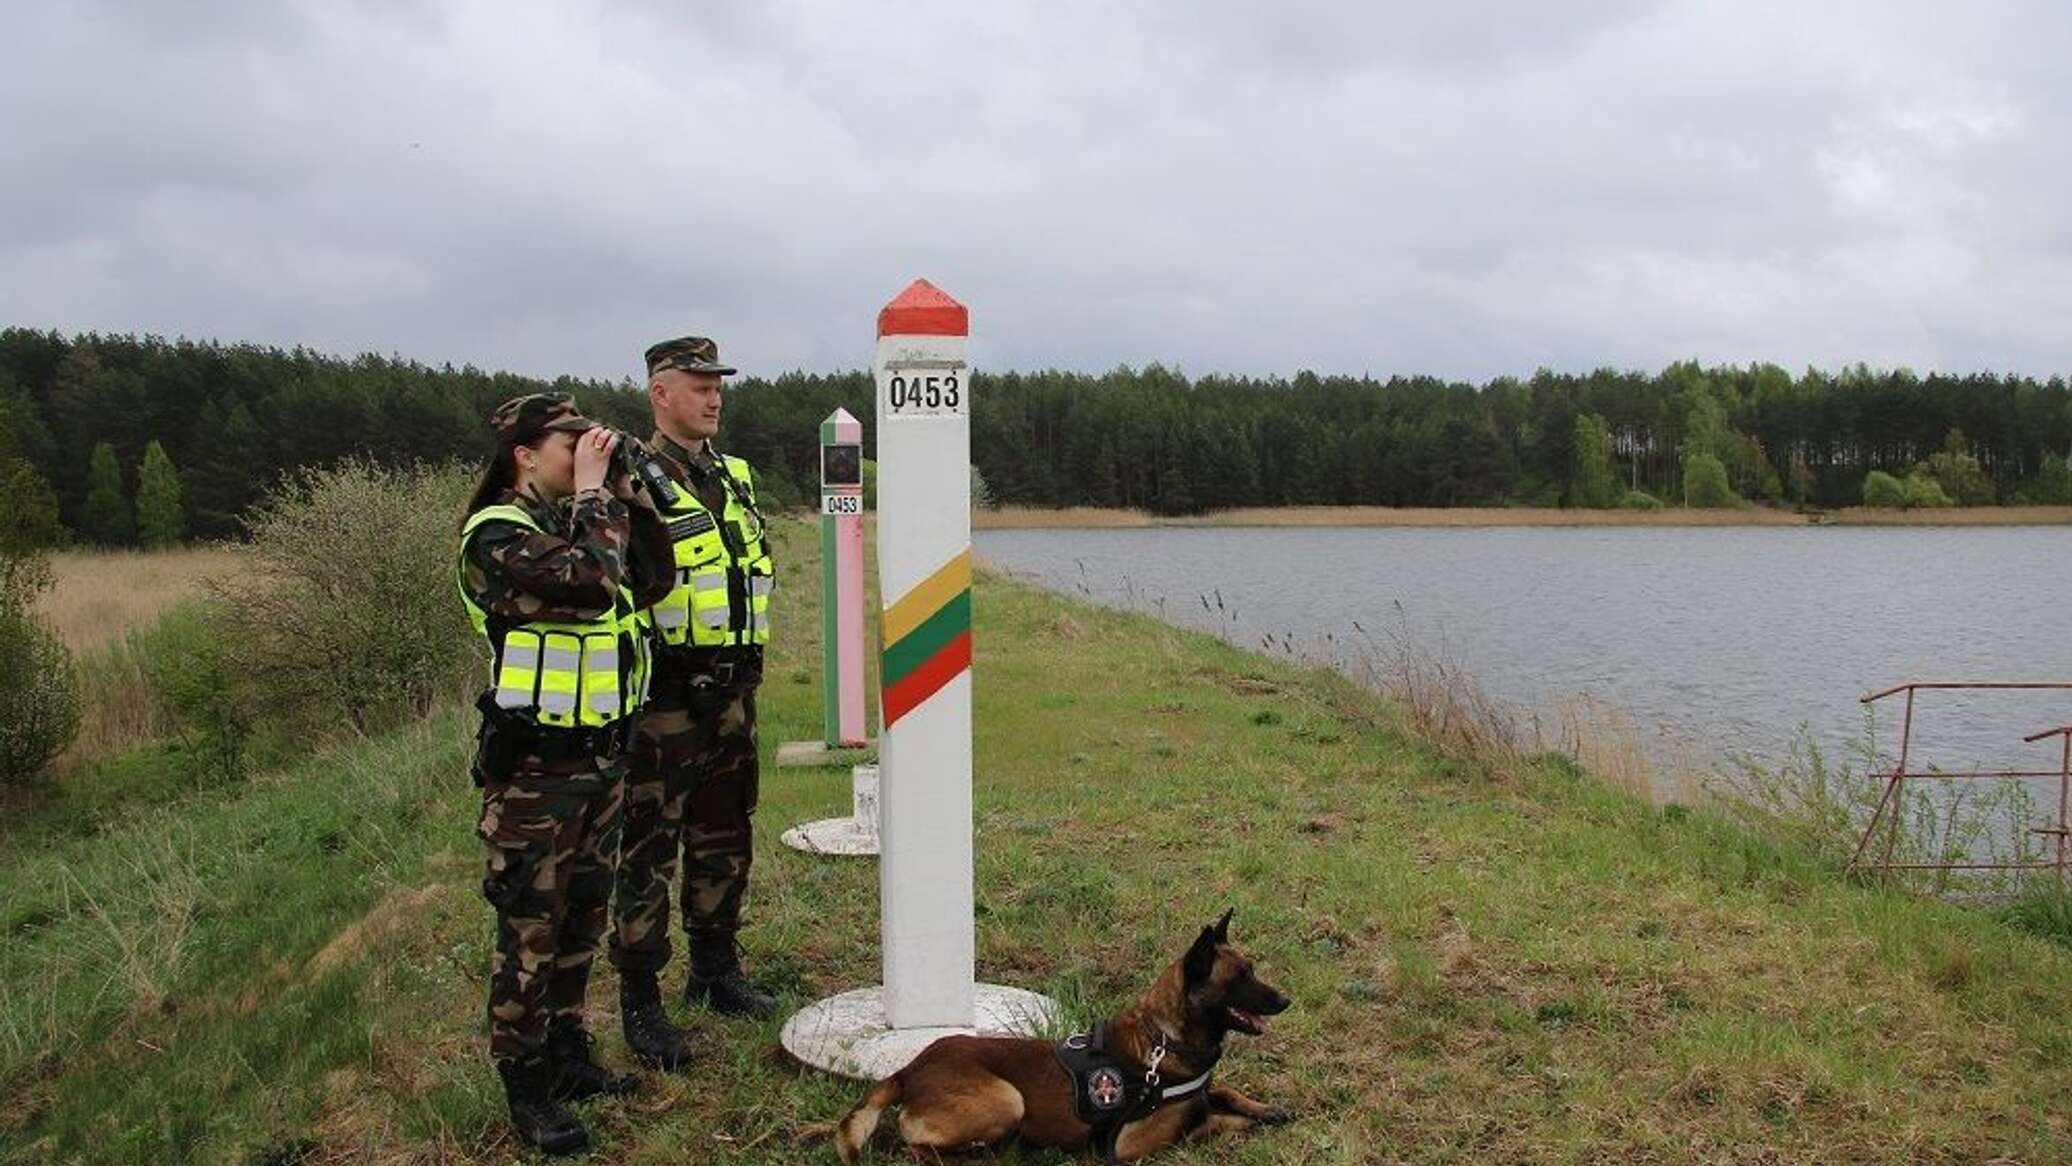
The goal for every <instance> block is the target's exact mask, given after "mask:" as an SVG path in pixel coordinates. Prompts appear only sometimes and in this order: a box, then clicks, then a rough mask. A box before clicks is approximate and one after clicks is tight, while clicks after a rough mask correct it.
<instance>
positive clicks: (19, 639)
mask: <svg viewBox="0 0 2072 1166" xmlns="http://www.w3.org/2000/svg"><path fill="white" fill-rule="evenodd" d="M49 586H50V569H49V565H48V564H47V563H45V562H44V560H43V558H42V556H41V555H40V554H37V553H35V552H32V551H26V550H21V549H18V548H4V547H0V644H5V645H6V646H7V650H6V651H5V652H0V692H4V693H5V694H6V697H5V699H0V782H16V781H21V780H24V779H26V778H30V777H34V776H35V775H36V774H37V773H39V772H41V771H42V769H43V767H44V766H45V765H47V764H49V763H50V759H51V758H53V757H56V756H57V755H58V754H60V753H62V752H64V750H65V746H67V745H70V744H71V743H72V735H73V734H74V733H77V732H78V731H79V679H78V676H77V675H76V674H75V673H74V672H73V670H72V653H71V652H70V651H69V650H67V649H66V647H65V644H64V641H62V640H60V639H58V636H57V633H56V632H54V631H52V630H51V629H50V626H49V625H48V624H46V623H45V622H44V621H43V620H42V619H40V618H39V617H38V616H37V615H36V610H35V606H34V604H35V599H36V596H37V595H38V594H40V593H41V592H43V591H44V590H45V589H47V588H48V587H49Z"/></svg>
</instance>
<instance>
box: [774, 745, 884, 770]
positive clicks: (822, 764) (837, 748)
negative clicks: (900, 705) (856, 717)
mask: <svg viewBox="0 0 2072 1166" xmlns="http://www.w3.org/2000/svg"><path fill="white" fill-rule="evenodd" d="M877 747H878V743H877V742H876V741H866V742H864V743H863V744H861V745H829V744H828V743H827V742H825V741H786V742H784V743H783V744H780V745H778V746H777V767H778V768H779V769H832V768H833V767H835V766H837V765H854V764H856V763H857V762H859V761H862V760H863V759H864V758H866V757H869V756H870V755H871V753H872V751H873V750H875V749H877Z"/></svg>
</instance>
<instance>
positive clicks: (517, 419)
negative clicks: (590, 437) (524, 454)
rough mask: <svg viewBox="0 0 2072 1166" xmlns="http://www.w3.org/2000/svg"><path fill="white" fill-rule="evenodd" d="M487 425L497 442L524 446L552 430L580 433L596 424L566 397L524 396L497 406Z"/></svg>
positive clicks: (529, 394) (546, 395)
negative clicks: (489, 426) (499, 440)
mask: <svg viewBox="0 0 2072 1166" xmlns="http://www.w3.org/2000/svg"><path fill="white" fill-rule="evenodd" d="M489 424H490V425H491V426H492V427H494V428H495V429H496V435H497V437H498V438H499V439H501V440H503V441H505V442H508V443H510V444H513V445H524V444H527V443H529V442H531V441H533V440H535V439H536V438H538V437H539V436H540V435H541V434H544V433H548V432H551V431H553V430H557V429H560V430H567V431H568V432H570V433H581V432H583V431H584V430H586V429H589V428H591V427H593V426H595V425H596V424H597V423H596V422H595V421H592V420H590V419H589V418H588V417H585V416H583V415H582V414H581V413H580V412H578V411H577V410H576V402H575V398H574V397H571V396H569V395H568V394H567V393H527V394H526V395H524V396H522V397H512V398H511V399H510V400H508V401H505V402H504V403H503V404H501V405H498V406H497V407H496V412H494V413H491V414H490V415H489Z"/></svg>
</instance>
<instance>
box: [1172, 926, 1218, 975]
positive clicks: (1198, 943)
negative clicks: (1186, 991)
mask: <svg viewBox="0 0 2072 1166" xmlns="http://www.w3.org/2000/svg"><path fill="white" fill-rule="evenodd" d="M1216 942H1217V941H1216V929H1215V928H1213V927H1204V928H1202V929H1201V934H1200V935H1198V936H1196V937H1195V940H1194V946H1193V947H1190V948H1188V949H1187V955H1186V956H1185V957H1184V958H1182V959H1181V961H1180V974H1181V975H1182V976H1183V977H1185V979H1186V982H1187V983H1188V984H1190V985H1192V984H1206V983H1208V981H1209V973H1210V972H1212V971H1214V970H1216Z"/></svg>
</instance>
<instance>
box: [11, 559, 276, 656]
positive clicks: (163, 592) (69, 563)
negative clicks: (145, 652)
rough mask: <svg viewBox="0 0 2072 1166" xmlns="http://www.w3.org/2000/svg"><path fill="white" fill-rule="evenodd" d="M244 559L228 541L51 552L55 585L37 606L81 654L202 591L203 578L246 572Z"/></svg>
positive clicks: (76, 652) (75, 650)
mask: <svg viewBox="0 0 2072 1166" xmlns="http://www.w3.org/2000/svg"><path fill="white" fill-rule="evenodd" d="M246 562H247V559H246V556H245V554H244V553H243V552H242V551H240V550H236V549H233V548H227V547H192V548H187V549H183V550H176V551H108V550H92V551H61V552H59V553H57V554H54V555H52V556H51V558H50V565H51V574H52V576H53V577H54V579H55V580H56V586H54V587H52V588H51V589H50V590H49V591H46V592H44V593H43V596H42V597H41V599H40V600H39V601H38V602H37V605H36V610H37V613H38V614H40V615H42V616H43V617H44V618H45V619H47V620H49V621H50V624H51V627H52V628H53V629H54V630H55V631H56V632H57V633H58V636H59V638H60V639H62V640H64V642H65V646H66V647H68V648H70V649H72V652H73V654H74V655H75V656H77V655H83V654H85V653H87V652H89V651H91V650H92V649H94V648H98V647H100V646H102V645H104V644H107V643H109V642H111V641H113V640H116V639H118V638H120V637H121V636H122V635H123V633H125V632H127V631H129V630H130V629H131V628H138V627H144V626H147V625H148V624H150V623H151V621H152V620H154V619H156V618H158V615H159V613H160V612H162V611H164V610H165V609H166V608H168V607H170V606H172V605H173V604H175V603H178V602H180V601H181V600H183V599H187V598H189V597H191V596H194V595H198V594H200V593H201V584H202V580H204V579H207V578H228V577H233V576H236V575H238V574H241V573H243V571H244V570H245V564H246Z"/></svg>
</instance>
